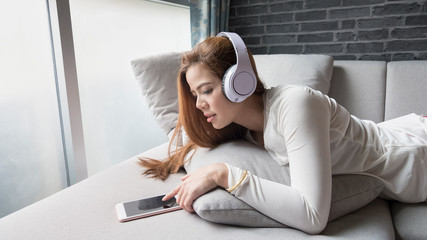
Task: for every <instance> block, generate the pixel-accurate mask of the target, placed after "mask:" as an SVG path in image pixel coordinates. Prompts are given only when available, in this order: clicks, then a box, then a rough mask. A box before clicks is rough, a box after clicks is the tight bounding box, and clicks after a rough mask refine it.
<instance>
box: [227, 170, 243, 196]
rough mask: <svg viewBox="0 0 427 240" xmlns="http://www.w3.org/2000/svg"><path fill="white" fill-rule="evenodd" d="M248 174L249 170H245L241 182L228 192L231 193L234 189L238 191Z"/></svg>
mask: <svg viewBox="0 0 427 240" xmlns="http://www.w3.org/2000/svg"><path fill="white" fill-rule="evenodd" d="M247 174H248V171H247V170H245V172H244V173H243V177H242V178H241V179H240V181H239V182H238V183H237V184H236V185H234V187H232V188H231V189H229V190H227V191H228V192H231V191H233V190H234V189H236V188H237V187H238V186H239V185H240V184H241V183H242V182H243V180H245V178H246V175H247Z"/></svg>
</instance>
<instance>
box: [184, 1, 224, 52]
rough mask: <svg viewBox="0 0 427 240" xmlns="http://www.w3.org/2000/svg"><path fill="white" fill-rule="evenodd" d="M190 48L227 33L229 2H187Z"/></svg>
mask: <svg viewBox="0 0 427 240" xmlns="http://www.w3.org/2000/svg"><path fill="white" fill-rule="evenodd" d="M189 2H190V21H191V46H193V47H194V46H195V45H197V44H198V43H200V42H202V41H203V40H205V39H206V38H207V37H212V36H215V35H216V34H218V33H219V32H222V31H228V15H229V7H230V0H189Z"/></svg>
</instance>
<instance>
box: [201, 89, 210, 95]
mask: <svg viewBox="0 0 427 240" xmlns="http://www.w3.org/2000/svg"><path fill="white" fill-rule="evenodd" d="M211 92H212V89H209V90H206V91H204V92H202V94H210V93H211Z"/></svg>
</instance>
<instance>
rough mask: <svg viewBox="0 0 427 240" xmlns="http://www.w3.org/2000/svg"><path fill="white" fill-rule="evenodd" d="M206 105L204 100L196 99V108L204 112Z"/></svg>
mask: <svg viewBox="0 0 427 240" xmlns="http://www.w3.org/2000/svg"><path fill="white" fill-rule="evenodd" d="M205 105H206V102H205V101H204V100H203V99H202V98H200V97H197V99H196V108H198V109H200V110H202V109H203V108H204V107H205Z"/></svg>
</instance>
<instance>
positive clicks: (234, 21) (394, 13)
mask: <svg viewBox="0 0 427 240" xmlns="http://www.w3.org/2000/svg"><path fill="white" fill-rule="evenodd" d="M229 27H230V31H234V32H236V33H238V34H240V35H241V36H242V38H243V40H244V41H245V43H246V44H247V45H248V48H249V49H250V50H251V51H252V52H253V53H255V54H278V53H292V54H327V55H331V56H333V57H334V59H346V60H386V61H398V60H417V59H424V60H427V1H426V0H422V1H416V0H405V1H400V0H264V1H261V0H231V3H230V21H229Z"/></svg>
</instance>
